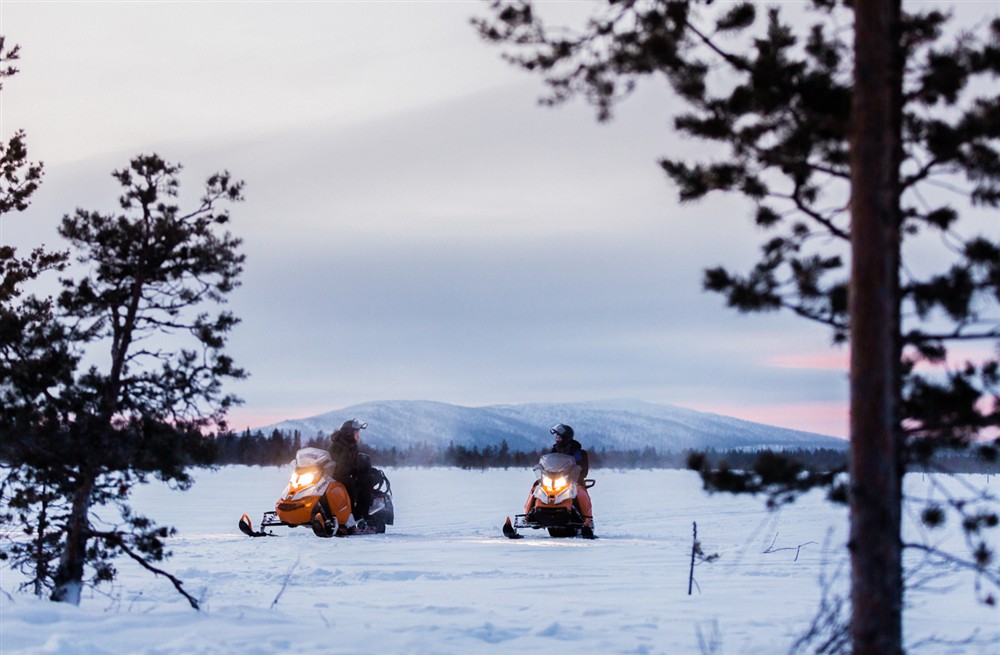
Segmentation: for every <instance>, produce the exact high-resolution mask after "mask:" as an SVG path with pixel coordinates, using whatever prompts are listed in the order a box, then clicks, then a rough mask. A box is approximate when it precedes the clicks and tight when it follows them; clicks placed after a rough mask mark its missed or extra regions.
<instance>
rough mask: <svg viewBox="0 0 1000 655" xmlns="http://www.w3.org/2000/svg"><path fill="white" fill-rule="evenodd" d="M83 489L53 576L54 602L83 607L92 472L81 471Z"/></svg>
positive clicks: (75, 497)
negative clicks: (81, 598) (81, 605)
mask: <svg viewBox="0 0 1000 655" xmlns="http://www.w3.org/2000/svg"><path fill="white" fill-rule="evenodd" d="M81 478H82V479H81V481H80V488H79V489H77V490H76V493H75V494H74V495H73V504H72V506H71V508H70V516H69V520H68V521H67V523H66V540H65V542H64V543H63V550H62V553H61V554H60V556H59V566H58V567H57V568H56V572H55V574H54V576H53V582H54V583H55V588H54V589H53V590H52V600H54V601H58V602H63V603H73V604H74V605H79V604H80V592H81V590H82V589H83V568H84V564H86V562H87V541H88V540H89V539H90V520H89V518H88V517H89V514H90V501H91V498H90V494H91V491H92V490H93V488H94V479H93V476H92V475H91V474H90V473H89V471H86V470H84V471H81Z"/></svg>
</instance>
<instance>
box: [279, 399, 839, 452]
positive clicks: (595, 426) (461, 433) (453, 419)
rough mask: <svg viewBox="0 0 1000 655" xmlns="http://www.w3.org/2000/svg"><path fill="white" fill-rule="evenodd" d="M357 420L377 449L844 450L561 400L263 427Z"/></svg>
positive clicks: (801, 437)
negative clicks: (573, 445) (569, 433)
mask: <svg viewBox="0 0 1000 655" xmlns="http://www.w3.org/2000/svg"><path fill="white" fill-rule="evenodd" d="M352 418H358V419H360V420H362V421H366V422H367V423H368V428H367V429H366V430H365V431H364V432H363V433H362V440H363V441H364V442H365V443H368V444H370V445H372V446H374V447H376V448H391V447H393V446H395V447H397V448H404V449H405V448H407V447H410V446H417V445H420V444H430V445H432V446H437V447H446V446H448V445H449V444H452V443H453V444H455V445H462V446H467V447H473V446H475V447H480V448H482V447H485V446H496V445H499V444H500V443H501V442H503V441H506V442H507V445H508V446H509V447H510V448H511V450H521V451H531V450H538V449H540V448H545V447H548V446H549V445H551V443H552V438H551V434H550V433H549V428H550V427H551V426H553V425H555V424H556V423H560V422H561V423H566V424H567V425H571V426H573V429H574V430H575V432H576V436H577V439H578V440H579V441H580V442H581V443H582V444H583V447H584V448H588V449H609V450H642V449H645V448H647V447H652V448H654V449H655V450H657V451H661V452H667V451H681V450H686V449H696V450H704V449H716V450H733V449H761V448H771V449H778V450H784V449H796V448H801V449H806V450H811V449H817V448H834V449H846V447H847V442H846V441H845V440H843V439H839V438H837V437H831V436H826V435H821V434H815V433H811V432H803V431H800V430H792V429H789V428H781V427H777V426H772V425H765V424H762V423H754V422H752V421H745V420H743V419H737V418H733V417H729V416H723V415H720V414H712V413H708V412H699V411H696V410H693V409H687V408H683V407H676V406H673V405H665V404H657V403H649V402H645V401H641V400H634V399H609V400H597V401H580V402H566V403H524V404H502V405H486V406H480V407H466V406H463V405H453V404H449V403H443V402H439V401H431V400H383V401H371V402H365V403H360V404H356V405H351V406H348V407H344V408H341V409H336V410H332V411H329V412H324V413H322V414H317V415H315V416H311V417H306V418H302V419H289V420H285V421H281V422H279V423H274V424H271V425H268V426H265V427H262V428H259V430H260V431H261V432H264V433H265V434H266V433H269V432H271V431H273V430H280V431H282V432H285V433H293V432H295V431H298V432H299V433H300V434H301V435H302V437H303V439H310V438H313V437H315V436H317V435H318V434H320V433H322V435H323V436H324V437H326V436H329V434H330V433H331V432H333V431H334V430H336V429H337V428H339V427H340V425H341V423H343V422H344V421H346V420H350V419H352Z"/></svg>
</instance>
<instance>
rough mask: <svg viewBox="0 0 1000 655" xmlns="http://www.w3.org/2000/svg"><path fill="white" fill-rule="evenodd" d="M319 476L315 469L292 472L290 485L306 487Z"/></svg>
mask: <svg viewBox="0 0 1000 655" xmlns="http://www.w3.org/2000/svg"><path fill="white" fill-rule="evenodd" d="M318 477H319V473H318V472H317V471H306V472H305V473H301V474H299V473H292V486H293V487H307V486H309V485H311V484H312V483H313V482H315V481H316V479H317V478H318Z"/></svg>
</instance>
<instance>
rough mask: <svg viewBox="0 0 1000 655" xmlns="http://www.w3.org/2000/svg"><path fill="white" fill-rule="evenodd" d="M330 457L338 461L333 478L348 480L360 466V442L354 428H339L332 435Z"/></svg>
mask: <svg viewBox="0 0 1000 655" xmlns="http://www.w3.org/2000/svg"><path fill="white" fill-rule="evenodd" d="M330 459H332V460H333V461H334V462H336V463H337V465H336V467H334V469H333V478H334V479H335V480H340V481H341V482H343V481H345V480H347V478H348V477H349V476H350V475H351V474H352V473H353V472H354V470H355V469H356V468H357V466H358V442H357V441H355V440H354V432H353V431H352V430H349V431H347V432H340V431H339V430H338V431H337V432H336V433H334V434H333V436H331V437H330Z"/></svg>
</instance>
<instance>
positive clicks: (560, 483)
mask: <svg viewBox="0 0 1000 655" xmlns="http://www.w3.org/2000/svg"><path fill="white" fill-rule="evenodd" d="M534 470H535V472H536V480H535V484H534V486H533V487H532V488H531V495H530V496H529V497H528V502H527V503H525V506H524V511H525V513H524V514H517V515H515V517H514V522H513V523H511V520H510V517H509V516H508V517H507V522H506V523H504V525H503V534H504V536H505V537H507V538H509V539H520V538H521V537H522V536H524V535H521V534H519V533H518V531H517V529H518V528H532V529H533V530H538V529H542V528H544V529H546V530H548V532H549V535H550V536H552V537H576V536H581V537H583V538H584V539H594V538H595V536H594V528H593V518H592V517H589V516H584V515H583V513H582V512H581V511H580V505H579V503H578V502H577V500H576V495H577V488H578V486H579V483H578V482H577V476H578V475H579V472H580V467H579V466H577V464H576V461H575V460H574V459H573V458H572V457H571V456H569V455H563V454H561V453H548V454H545V455H542V458H541V459H540V460H539V462H538V464H537V465H536V466H535V468H534ZM583 485H584V487H586V488H587V489H589V488H591V487H593V486H594V480H591V479H589V478H588V479H586V480H584V481H583ZM587 519H591V522H590V523H589V524H588V522H587Z"/></svg>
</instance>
